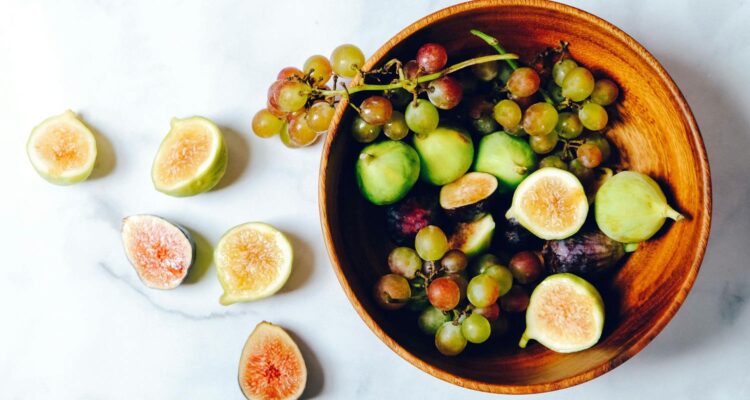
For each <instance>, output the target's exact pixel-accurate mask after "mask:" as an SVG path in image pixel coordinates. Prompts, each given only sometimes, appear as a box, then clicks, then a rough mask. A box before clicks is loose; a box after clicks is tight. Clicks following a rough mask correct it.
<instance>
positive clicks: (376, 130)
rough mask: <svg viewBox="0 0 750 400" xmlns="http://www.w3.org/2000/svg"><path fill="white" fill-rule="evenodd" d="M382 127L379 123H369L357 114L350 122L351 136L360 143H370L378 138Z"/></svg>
mask: <svg viewBox="0 0 750 400" xmlns="http://www.w3.org/2000/svg"><path fill="white" fill-rule="evenodd" d="M382 128H383V127H382V126H381V125H370V124H368V123H367V122H365V120H363V119H362V117H359V116H357V117H354V121H353V122H352V136H354V140H356V141H358V142H360V143H370V142H372V141H373V140H375V139H377V138H378V135H380V130H381V129H382Z"/></svg>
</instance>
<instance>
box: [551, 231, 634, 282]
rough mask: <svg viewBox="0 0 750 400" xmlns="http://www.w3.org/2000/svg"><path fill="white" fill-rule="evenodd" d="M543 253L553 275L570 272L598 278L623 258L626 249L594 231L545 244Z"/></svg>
mask: <svg viewBox="0 0 750 400" xmlns="http://www.w3.org/2000/svg"><path fill="white" fill-rule="evenodd" d="M542 253H543V255H544V262H545V264H546V265H547V267H548V268H549V269H550V271H551V272H552V273H561V272H569V273H572V274H576V275H580V276H582V277H586V278H594V277H597V276H599V275H601V274H603V273H604V272H606V271H609V270H611V269H612V267H614V266H615V265H616V264H617V262H618V261H620V259H622V257H623V256H624V255H625V246H624V245H623V244H622V243H620V242H617V241H615V240H612V239H610V238H609V237H608V236H607V235H605V234H604V233H602V232H600V231H598V230H593V231H587V232H579V233H577V234H575V235H573V236H571V237H569V238H567V239H563V240H551V241H549V242H547V243H546V244H545V245H544V248H543V249H542Z"/></svg>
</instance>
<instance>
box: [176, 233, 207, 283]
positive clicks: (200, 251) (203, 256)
mask: <svg viewBox="0 0 750 400" xmlns="http://www.w3.org/2000/svg"><path fill="white" fill-rule="evenodd" d="M189 231H190V234H191V235H192V236H193V240H195V246H196V251H195V264H193V266H192V267H191V268H190V271H188V275H187V277H185V281H184V282H183V283H184V284H187V285H190V284H193V283H198V281H200V280H201V278H203V276H204V275H206V271H208V270H209V268H210V267H211V264H212V263H213V259H214V248H213V246H211V243H210V242H209V241H208V240H207V239H206V238H205V237H204V236H203V235H201V234H200V233H198V232H196V231H194V230H192V229H189Z"/></svg>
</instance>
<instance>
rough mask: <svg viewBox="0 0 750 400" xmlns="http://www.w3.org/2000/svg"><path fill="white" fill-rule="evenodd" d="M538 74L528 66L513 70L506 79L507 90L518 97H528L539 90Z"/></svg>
mask: <svg viewBox="0 0 750 400" xmlns="http://www.w3.org/2000/svg"><path fill="white" fill-rule="evenodd" d="M540 82H541V80H540V79H539V74H537V73H536V71H534V70H533V69H531V68H529V67H521V68H518V69H517V70H515V71H513V73H512V74H510V79H508V90H510V92H511V93H512V94H513V95H514V96H518V97H528V96H531V95H532V94H534V93H536V91H537V90H539V84H540Z"/></svg>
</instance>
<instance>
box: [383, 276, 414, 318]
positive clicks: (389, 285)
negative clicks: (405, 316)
mask: <svg viewBox="0 0 750 400" xmlns="http://www.w3.org/2000/svg"><path fill="white" fill-rule="evenodd" d="M374 292H375V301H376V302H377V303H378V305H380V307H383V308H385V309H386V310H397V309H399V308H401V307H403V306H405V305H406V302H407V301H409V298H410V297H411V286H409V281H407V280H406V278H404V277H403V276H401V275H396V274H387V275H383V276H382V277H381V278H380V279H379V280H378V282H377V283H376V284H375V289H374Z"/></svg>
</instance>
